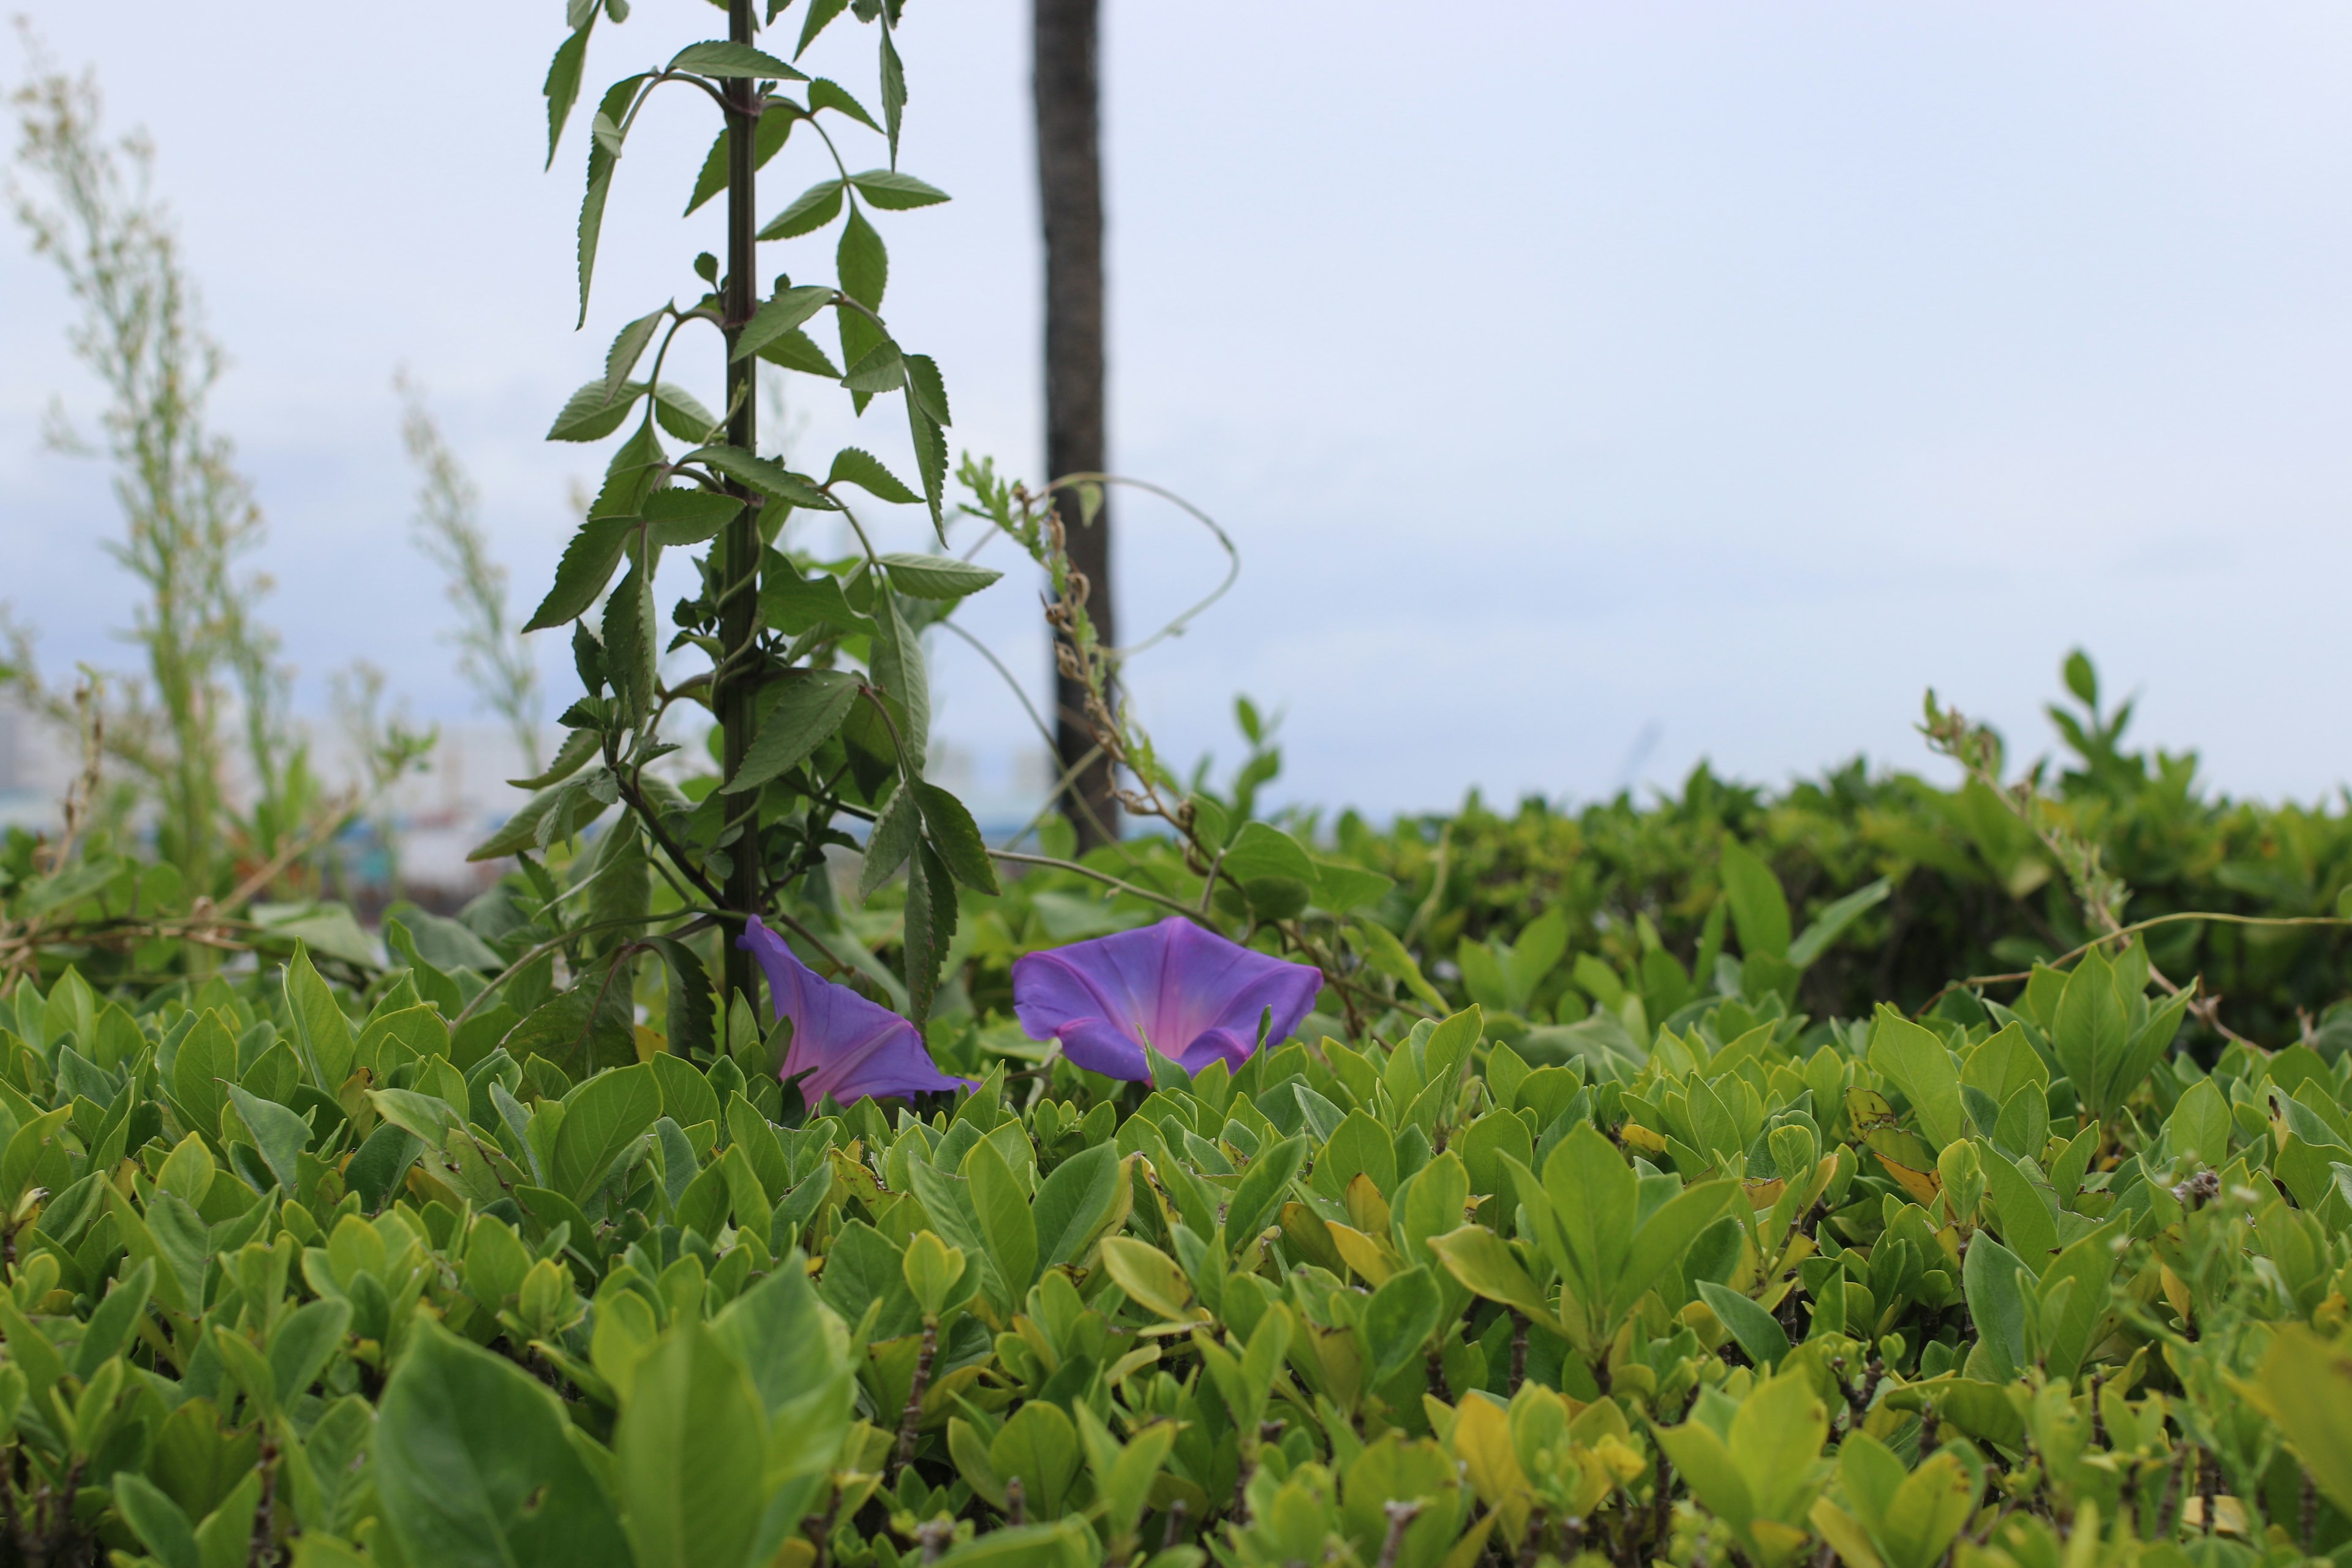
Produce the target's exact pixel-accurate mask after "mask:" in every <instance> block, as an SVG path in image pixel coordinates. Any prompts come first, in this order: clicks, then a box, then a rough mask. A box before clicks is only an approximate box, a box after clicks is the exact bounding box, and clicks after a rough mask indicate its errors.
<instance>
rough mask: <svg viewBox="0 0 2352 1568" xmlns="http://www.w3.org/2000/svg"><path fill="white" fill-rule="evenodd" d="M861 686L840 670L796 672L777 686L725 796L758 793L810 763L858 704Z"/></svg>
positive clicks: (852, 676)
mask: <svg viewBox="0 0 2352 1568" xmlns="http://www.w3.org/2000/svg"><path fill="white" fill-rule="evenodd" d="M857 689H858V680H857V678H856V676H854V675H851V674H849V673H847V672H846V671H844V670H838V669H796V670H792V671H789V672H788V673H786V674H785V675H784V676H783V677H782V679H779V680H778V681H777V682H776V683H775V692H774V695H773V696H772V697H771V698H770V699H769V700H768V704H767V706H766V707H765V708H764V709H763V710H761V715H760V722H759V728H758V729H757V730H756V731H753V735H752V740H751V747H750V749H749V750H747V751H746V752H744V754H743V765H742V766H741V767H740V768H739V769H737V770H736V773H735V776H734V777H733V778H731V779H730V780H728V781H727V784H726V793H727V794H729V795H741V794H744V793H745V792H747V791H750V790H755V789H758V788H759V787H760V786H761V784H766V783H767V782H768V781H769V780H770V779H772V778H775V777H777V776H778V775H779V774H781V773H785V772H787V771H789V770H791V769H793V768H796V767H798V766H800V764H801V763H803V762H805V761H807V760H808V758H809V756H810V754H811V753H813V752H815V750H816V749H817V748H818V747H819V746H822V745H824V743H825V742H827V741H829V740H831V739H832V738H833V735H834V731H836V730H839V729H840V728H841V721H843V720H844V719H845V718H847V717H848V716H849V707H850V704H851V703H853V702H855V701H856V700H857Z"/></svg>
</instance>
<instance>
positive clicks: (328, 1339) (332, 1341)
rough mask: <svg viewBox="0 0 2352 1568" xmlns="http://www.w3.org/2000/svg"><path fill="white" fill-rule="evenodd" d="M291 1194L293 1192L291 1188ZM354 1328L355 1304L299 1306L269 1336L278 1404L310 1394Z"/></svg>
mask: <svg viewBox="0 0 2352 1568" xmlns="http://www.w3.org/2000/svg"><path fill="white" fill-rule="evenodd" d="M288 1190H289V1191H291V1190H292V1189H290V1188H289V1189H288ZM351 1326H352V1304H351V1303H350V1302H349V1301H338V1300H335V1299H334V1298H332V1297H321V1298H320V1299H319V1300H316V1301H311V1302H309V1303H307V1304H306V1305H303V1306H300V1307H297V1308H296V1309H294V1310H293V1311H291V1312H289V1314H287V1317H286V1321H283V1322H281V1323H279V1324H278V1331H277V1332H275V1333H273V1334H272V1335H270V1337H269V1374H270V1377H271V1380H272V1381H273V1382H275V1383H276V1384H277V1386H278V1404H279V1405H282V1406H288V1407H290V1406H291V1405H293V1403H294V1402H295V1401H296V1400H297V1399H299V1398H300V1397H301V1396H302V1395H303V1394H306V1393H308V1392H309V1391H310V1385H311V1384H314V1383H316V1382H318V1381H319V1378H320V1375H321V1374H322V1373H325V1371H326V1370H327V1363H329V1362H330V1361H331V1360H333V1359H334V1354H335V1352H336V1351H338V1350H340V1349H341V1347H342V1342H343V1335H344V1333H345V1332H346V1331H349V1329H350V1328H351Z"/></svg>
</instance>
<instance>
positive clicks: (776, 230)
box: [760, 180, 848, 240]
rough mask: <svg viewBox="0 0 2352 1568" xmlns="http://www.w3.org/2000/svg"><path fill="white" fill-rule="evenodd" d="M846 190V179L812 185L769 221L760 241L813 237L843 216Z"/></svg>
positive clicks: (761, 231) (762, 231)
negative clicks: (842, 207)
mask: <svg viewBox="0 0 2352 1568" xmlns="http://www.w3.org/2000/svg"><path fill="white" fill-rule="evenodd" d="M846 189H848V182H847V181H845V180H824V181H821V182H819V183H818V184H814V185H811V186H810V187H809V188H808V189H807V190H805V191H803V192H802V193H801V194H800V195H798V196H797V197H795V198H793V204H792V205H790V206H788V207H786V208H785V209H784V210H783V211H782V212H780V213H778V214H777V215H776V216H773V217H772V218H770V219H769V220H768V222H767V225H766V226H765V227H763V228H761V230H760V237H761V239H762V240H770V239H797V238H798V237H801V236H802V235H804V234H814V232H816V231H817V230H818V229H821V228H823V227H824V226H825V225H827V224H829V223H831V222H832V221H833V220H834V219H835V217H837V216H840V213H841V196H842V192H844V191H845V190H846Z"/></svg>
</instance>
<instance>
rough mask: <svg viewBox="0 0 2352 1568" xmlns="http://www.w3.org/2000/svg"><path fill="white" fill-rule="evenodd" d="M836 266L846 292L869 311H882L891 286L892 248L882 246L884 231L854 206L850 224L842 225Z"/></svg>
mask: <svg viewBox="0 0 2352 1568" xmlns="http://www.w3.org/2000/svg"><path fill="white" fill-rule="evenodd" d="M834 267H835V270H836V271H837V272H838V273H839V274H840V277H841V291H842V292H843V293H845V294H846V295H848V296H849V297H850V298H851V299H853V300H856V301H857V302H858V303H859V304H861V305H863V306H865V307H866V309H867V310H880V309H881V308H882V294H883V291H884V290H885V289H887V288H889V286H890V252H889V248H888V247H886V246H885V245H884V244H883V243H882V234H881V231H880V230H878V229H877V228H876V227H875V226H873V225H872V224H871V223H868V222H867V221H866V215H865V214H864V213H862V212H859V211H858V210H857V209H856V207H854V206H853V207H851V208H850V209H849V221H848V222H846V223H845V224H843V225H842V226H841V240H840V243H839V245H838V246H837V247H835V251H834Z"/></svg>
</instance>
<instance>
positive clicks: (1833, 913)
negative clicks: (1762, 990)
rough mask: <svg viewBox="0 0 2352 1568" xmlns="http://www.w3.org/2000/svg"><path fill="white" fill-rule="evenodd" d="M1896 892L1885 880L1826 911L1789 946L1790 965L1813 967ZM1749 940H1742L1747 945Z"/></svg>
mask: <svg viewBox="0 0 2352 1568" xmlns="http://www.w3.org/2000/svg"><path fill="white" fill-rule="evenodd" d="M1894 892H1895V884H1894V882H1893V881H1892V880H1891V879H1887V878H1885V877H1881V878H1879V879H1878V880H1876V881H1874V882H1873V883H1871V884H1870V885H1869V886H1867V887H1864V888H1858V889H1855V890H1854V891H1853V892H1851V893H1848V894H1847V895H1846V896H1845V897H1844V898H1843V899H1840V900H1837V902H1835V903H1833V904H1832V905H1831V906H1830V907H1829V908H1827V909H1825V910H1822V918H1821V919H1819V920H1817V921H1814V922H1813V923H1812V924H1811V925H1809V926H1807V927H1806V928H1805V930H1804V933H1803V934H1802V935H1801V936H1799V937H1798V938H1797V940H1796V941H1794V942H1790V944H1789V953H1788V958H1789V962H1790V963H1793V964H1795V965H1796V966H1797V967H1798V968H1800V969H1808V968H1811V966H1812V964H1813V962H1814V961H1815V960H1816V959H1818V958H1820V957H1821V955H1822V954H1823V953H1824V952H1828V951H1829V950H1830V944H1831V943H1832V942H1835V941H1837V939H1838V938H1839V937H1841V936H1843V934H1845V928H1846V927H1848V926H1850V925H1852V924H1853V922H1854V921H1857V920H1859V919H1861V918H1862V916H1863V915H1864V912H1866V911H1867V910H1873V909H1875V908H1876V907H1877V906H1878V905H1880V904H1883V903H1885V901H1886V900H1887V899H1888V898H1890V897H1891V896H1893V894H1894ZM1747 940H1748V939H1747V938H1746V937H1744V936H1743V937H1741V938H1740V941H1741V942H1746V941H1747Z"/></svg>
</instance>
